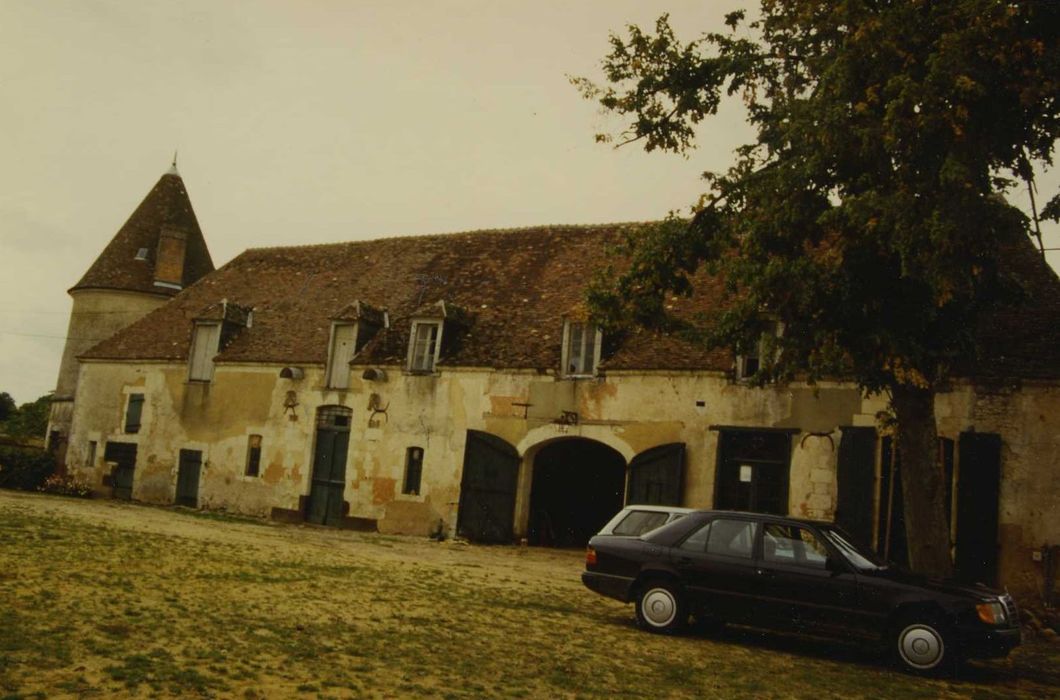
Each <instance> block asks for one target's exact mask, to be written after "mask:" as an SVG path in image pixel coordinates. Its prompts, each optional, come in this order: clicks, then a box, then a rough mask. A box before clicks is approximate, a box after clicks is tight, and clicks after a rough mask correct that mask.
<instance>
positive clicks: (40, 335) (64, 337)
mask: <svg viewBox="0 0 1060 700" xmlns="http://www.w3.org/2000/svg"><path fill="white" fill-rule="evenodd" d="M0 335H17V336H22V337H24V338H57V339H59V340H106V338H79V337H77V336H67V335H45V334H43V333H14V332H12V331H0Z"/></svg>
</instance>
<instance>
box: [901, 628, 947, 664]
mask: <svg viewBox="0 0 1060 700" xmlns="http://www.w3.org/2000/svg"><path fill="white" fill-rule="evenodd" d="M943 648H944V647H943V644H942V637H940V636H939V633H938V632H936V631H935V630H934V629H933V628H931V627H929V626H927V625H910V626H908V627H906V628H905V629H904V630H902V634H901V635H900V636H899V637H898V651H899V652H900V653H901V654H902V658H903V659H904V660H905V661H906V663H908V664H909V665H910V666H915V667H916V668H931V667H933V666H935V665H936V664H937V663H938V662H939V660H940V659H941V658H942V652H943Z"/></svg>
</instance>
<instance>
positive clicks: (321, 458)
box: [306, 406, 353, 525]
mask: <svg viewBox="0 0 1060 700" xmlns="http://www.w3.org/2000/svg"><path fill="white" fill-rule="evenodd" d="M352 415H353V411H351V410H350V409H348V408H345V407H343V406H323V407H321V408H320V409H318V410H317V434H316V447H315V448H314V451H313V483H312V485H311V486H310V490H309V505H308V508H307V512H306V520H307V521H308V522H311V523H316V524H317V525H339V524H341V522H342V516H343V515H344V513H343V510H344V508H343V506H344V501H343V497H344V496H345V494H346V452H347V451H348V450H349V447H350V419H351V416H352Z"/></svg>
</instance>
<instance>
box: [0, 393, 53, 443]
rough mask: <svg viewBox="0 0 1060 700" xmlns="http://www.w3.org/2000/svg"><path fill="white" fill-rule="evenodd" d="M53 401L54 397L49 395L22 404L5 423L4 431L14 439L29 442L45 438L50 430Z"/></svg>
mask: <svg viewBox="0 0 1060 700" xmlns="http://www.w3.org/2000/svg"><path fill="white" fill-rule="evenodd" d="M51 401H52V395H51V394H50V393H49V394H45V395H44V396H41V397H40V398H38V399H37V400H36V401H33V402H30V403H24V404H22V405H21V406H19V407H18V408H17V409H16V410H15V411H14V412H13V413H12V414H11V415H10V417H8V419H7V420H6V421H4V422H3V431H4V432H5V433H6V434H7V435H8V436H10V437H14V438H21V439H29V440H34V439H40V438H43V437H44V433H45V432H46V431H47V430H48V414H49V412H50V410H51Z"/></svg>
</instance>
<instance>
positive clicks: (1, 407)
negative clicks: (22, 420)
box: [0, 391, 17, 423]
mask: <svg viewBox="0 0 1060 700" xmlns="http://www.w3.org/2000/svg"><path fill="white" fill-rule="evenodd" d="M16 410H17V407H16V405H15V400H14V399H13V398H12V397H11V394H9V393H7V392H6V391H2V392H0V423H2V422H4V421H6V420H7V419H8V418H10V417H11V415H12V414H13V413H14V412H15V411H16Z"/></svg>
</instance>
